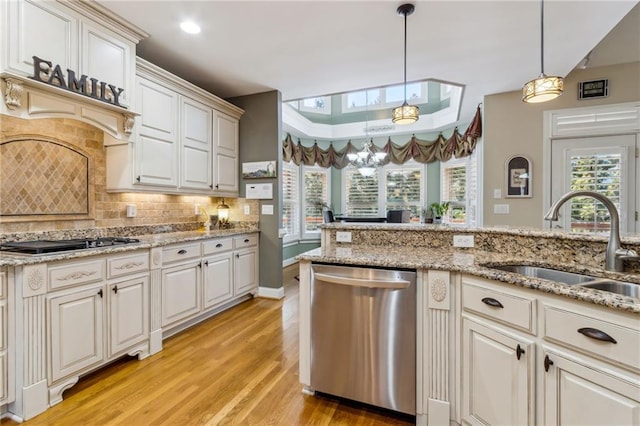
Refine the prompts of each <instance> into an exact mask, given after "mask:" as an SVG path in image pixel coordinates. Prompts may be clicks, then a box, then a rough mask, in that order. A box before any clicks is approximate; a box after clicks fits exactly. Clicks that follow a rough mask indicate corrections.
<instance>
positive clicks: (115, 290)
mask: <svg viewBox="0 0 640 426" xmlns="http://www.w3.org/2000/svg"><path fill="white" fill-rule="evenodd" d="M112 290H113V292H114V293H115V294H118V286H117V285H115V286H113V289H112Z"/></svg>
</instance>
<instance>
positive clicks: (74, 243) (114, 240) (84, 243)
mask: <svg viewBox="0 0 640 426" xmlns="http://www.w3.org/2000/svg"><path fill="white" fill-rule="evenodd" d="M139 242H140V240H138V239H136V238H121V237H102V238H82V239H73V240H33V241H13V242H7V243H4V244H1V245H0V251H4V252H11V253H22V254H47V253H58V252H62V251H71V250H82V249H88V248H100V247H112V246H119V245H123V244H132V243H139Z"/></svg>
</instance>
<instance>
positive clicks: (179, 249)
mask: <svg viewBox="0 0 640 426" xmlns="http://www.w3.org/2000/svg"><path fill="white" fill-rule="evenodd" d="M197 257H200V243H192V244H180V245H176V246H169V247H165V248H164V249H163V250H162V263H165V264H166V263H172V262H179V261H181V260H187V259H195V258H197Z"/></svg>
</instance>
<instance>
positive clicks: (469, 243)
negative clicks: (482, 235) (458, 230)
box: [453, 235, 473, 247]
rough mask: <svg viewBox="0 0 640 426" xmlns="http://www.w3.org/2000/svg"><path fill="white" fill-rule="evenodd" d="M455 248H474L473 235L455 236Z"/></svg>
mask: <svg viewBox="0 0 640 426" xmlns="http://www.w3.org/2000/svg"><path fill="white" fill-rule="evenodd" d="M453 246H454V247H473V235H454V236H453Z"/></svg>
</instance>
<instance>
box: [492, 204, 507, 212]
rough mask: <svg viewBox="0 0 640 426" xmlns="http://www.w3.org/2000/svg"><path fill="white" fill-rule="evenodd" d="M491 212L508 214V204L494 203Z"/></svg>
mask: <svg viewBox="0 0 640 426" xmlns="http://www.w3.org/2000/svg"><path fill="white" fill-rule="evenodd" d="M493 213H495V214H509V204H494V205H493Z"/></svg>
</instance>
